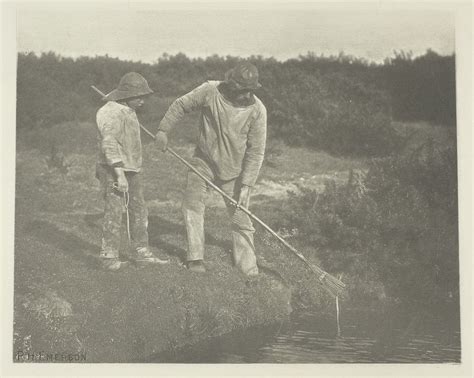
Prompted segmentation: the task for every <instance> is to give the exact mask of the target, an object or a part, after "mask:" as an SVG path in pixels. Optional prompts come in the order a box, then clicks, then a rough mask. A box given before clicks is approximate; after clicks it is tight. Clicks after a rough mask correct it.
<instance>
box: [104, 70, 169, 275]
mask: <svg viewBox="0 0 474 378" xmlns="http://www.w3.org/2000/svg"><path fill="white" fill-rule="evenodd" d="M152 93H153V91H152V90H151V89H150V87H149V86H148V83H147V81H146V80H145V78H144V77H143V76H141V75H140V74H138V73H136V72H129V73H127V74H125V75H124V76H123V77H122V79H121V80H120V83H119V85H118V87H117V89H115V90H113V91H112V92H110V93H109V94H108V95H106V96H105V97H104V98H103V100H104V101H107V103H106V104H105V105H104V106H103V107H102V108H100V109H99V111H98V112H97V118H96V119H97V126H98V130H99V134H98V142H99V154H98V164H97V178H98V179H99V180H100V182H101V186H102V189H103V191H104V199H105V211H104V220H103V225H102V248H101V251H100V259H101V260H102V266H103V268H104V269H106V270H110V271H117V270H119V269H121V268H122V267H123V266H125V265H126V264H127V263H126V262H123V261H120V260H119V248H120V229H121V224H122V212H123V209H124V206H126V207H128V212H129V216H130V228H129V232H130V235H129V237H130V240H131V243H132V247H133V249H134V254H133V256H132V257H133V259H135V260H136V262H137V263H139V264H141V263H144V264H147V263H158V264H164V263H167V262H168V261H166V260H161V259H159V258H157V257H155V256H154V255H153V253H152V252H151V251H150V248H149V245H148V231H147V227H148V211H147V208H146V204H145V200H144V197H143V188H142V181H141V180H142V179H141V173H140V172H141V168H142V145H141V140H140V123H139V121H138V118H137V115H136V113H135V111H136V110H137V109H138V108H140V107H141V106H142V105H143V104H144V102H145V97H146V96H149V95H150V94H152Z"/></svg>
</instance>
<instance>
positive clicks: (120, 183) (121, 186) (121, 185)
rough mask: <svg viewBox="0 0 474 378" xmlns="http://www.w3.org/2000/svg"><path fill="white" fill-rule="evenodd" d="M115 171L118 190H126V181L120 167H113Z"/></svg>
mask: <svg viewBox="0 0 474 378" xmlns="http://www.w3.org/2000/svg"><path fill="white" fill-rule="evenodd" d="M114 170H115V173H116V174H117V190H118V191H120V192H128V181H127V178H126V177H125V173H123V169H122V168H115V169H114Z"/></svg>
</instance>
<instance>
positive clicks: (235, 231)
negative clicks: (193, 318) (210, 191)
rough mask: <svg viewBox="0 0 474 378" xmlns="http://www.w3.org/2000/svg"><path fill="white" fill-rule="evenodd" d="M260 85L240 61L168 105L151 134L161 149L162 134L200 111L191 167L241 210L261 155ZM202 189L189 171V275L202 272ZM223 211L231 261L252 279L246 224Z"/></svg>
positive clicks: (186, 203) (264, 117)
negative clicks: (217, 78) (223, 77)
mask: <svg viewBox="0 0 474 378" xmlns="http://www.w3.org/2000/svg"><path fill="white" fill-rule="evenodd" d="M260 86H261V85H260V84H259V82H258V71H257V68H256V67H255V66H254V65H252V64H250V63H241V64H239V65H237V66H236V67H235V68H233V69H232V70H230V71H228V72H227V74H226V80H225V81H222V82H219V81H208V82H206V83H204V84H202V85H201V86H199V87H197V88H196V89H194V90H193V91H191V92H189V93H187V94H186V95H184V96H182V97H180V98H178V99H177V100H176V101H174V102H173V104H172V105H171V106H170V108H169V109H168V111H167V112H166V114H165V116H164V117H163V119H162V120H161V122H160V126H159V129H158V132H157V135H156V141H157V144H158V146H159V147H160V148H161V149H162V150H163V151H165V150H166V147H167V144H168V138H167V135H166V133H167V132H168V131H169V130H170V129H171V128H172V127H173V126H174V125H176V124H177V123H179V121H180V120H181V119H182V117H183V115H184V114H185V113H189V112H191V111H194V110H200V111H201V122H200V135H199V140H198V144H197V147H196V150H195V154H194V157H193V159H192V164H193V166H195V167H196V169H197V170H198V171H199V172H200V173H202V174H203V175H204V176H205V177H206V178H207V179H209V180H210V181H212V182H213V183H215V184H216V185H217V186H219V187H220V188H221V189H222V190H223V191H224V192H225V193H226V194H228V195H229V196H231V197H233V198H234V199H235V200H236V201H237V202H238V204H239V205H242V206H244V207H248V206H249V200H250V189H251V187H252V186H253V185H255V182H256V180H257V176H258V174H259V171H260V168H261V165H262V162H263V155H264V151H265V141H266V130H267V112H266V108H265V106H264V105H263V104H262V102H261V101H260V100H259V99H258V98H257V97H256V96H255V95H254V94H253V91H254V90H256V89H257V88H259V87H260ZM206 190H207V185H206V182H205V181H204V180H203V179H202V178H200V177H199V176H198V175H196V174H195V173H194V172H192V171H189V172H188V176H187V183H186V189H185V194H184V198H183V204H182V210H183V215H184V221H185V224H186V230H187V237H188V253H187V264H188V268H189V269H190V270H192V271H195V272H205V267H204V264H203V259H204V210H205V203H204V199H205V195H206ZM227 208H228V212H229V215H230V217H231V219H232V240H233V256H234V262H235V264H236V266H237V267H238V268H239V269H240V270H241V271H242V272H243V273H245V274H247V275H249V276H253V275H257V274H258V268H257V262H256V257H255V250H254V240H253V234H254V232H255V229H254V228H253V225H252V222H251V220H250V218H249V217H248V215H246V214H245V213H244V212H243V211H241V210H238V209H236V208H235V207H234V206H232V205H231V204H229V203H227Z"/></svg>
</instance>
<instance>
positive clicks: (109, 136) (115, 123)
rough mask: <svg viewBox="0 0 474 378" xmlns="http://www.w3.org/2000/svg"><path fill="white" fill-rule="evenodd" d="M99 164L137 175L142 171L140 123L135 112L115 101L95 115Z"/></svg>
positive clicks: (108, 103)
mask: <svg viewBox="0 0 474 378" xmlns="http://www.w3.org/2000/svg"><path fill="white" fill-rule="evenodd" d="M96 120H97V127H98V130H99V133H98V144H99V154H98V162H99V164H104V165H109V166H113V167H122V168H123V169H124V170H125V171H133V172H139V171H140V169H141V167H142V143H141V139H140V123H139V122H138V118H137V115H136V113H135V111H134V110H133V109H131V108H129V107H128V106H125V105H122V104H119V103H118V102H115V101H109V102H107V103H106V104H105V105H104V106H103V107H102V108H100V109H99V111H98V112H97V117H96Z"/></svg>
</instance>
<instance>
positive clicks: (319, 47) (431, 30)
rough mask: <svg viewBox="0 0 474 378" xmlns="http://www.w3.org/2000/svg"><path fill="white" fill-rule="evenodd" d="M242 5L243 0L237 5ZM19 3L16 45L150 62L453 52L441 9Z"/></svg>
mask: <svg viewBox="0 0 474 378" xmlns="http://www.w3.org/2000/svg"><path fill="white" fill-rule="evenodd" d="M241 4H245V3H241ZM290 4H291V3H288V4H286V6H285V7H279V6H274V5H272V3H263V5H262V4H260V6H254V7H252V6H250V5H249V4H247V5H248V6H247V7H245V6H243V5H241V6H240V7H239V6H237V5H236V6H234V7H232V6H227V7H226V6H223V7H219V6H216V5H214V6H212V5H210V6H209V5H207V6H206V5H193V6H192V5H188V6H181V7H166V6H160V5H158V6H157V5H155V6H153V7H152V6H143V5H136V4H135V5H134V3H132V5H130V4H128V5H127V6H125V5H121V6H117V5H113V4H112V3H98V2H95V3H85V4H83V5H81V6H80V5H77V6H54V7H51V6H49V7H47V6H42V7H39V6H36V7H32V6H31V7H30V6H27V5H24V6H22V7H20V8H18V10H17V50H18V51H34V52H37V53H39V52H45V51H54V52H57V53H59V54H61V55H64V56H72V57H77V56H81V55H88V56H95V55H105V54H108V55H109V56H112V57H119V58H121V59H129V60H134V61H138V60H141V61H143V62H147V63H152V62H155V61H156V60H157V59H158V58H159V57H160V56H161V55H162V54H163V53H168V54H176V53H178V52H183V53H185V54H186V55H188V56H191V57H197V56H201V57H205V56H209V55H213V54H218V55H234V56H242V57H246V56H250V55H262V56H265V57H270V56H272V57H275V58H276V59H279V60H285V59H288V58H293V57H297V56H298V55H300V54H306V53H307V52H309V51H311V52H314V53H316V54H317V55H320V54H323V55H335V54H338V53H339V52H340V51H344V53H346V54H350V55H354V56H356V57H361V58H366V59H368V60H369V61H375V62H381V61H383V59H384V58H386V57H389V56H393V51H394V50H397V51H398V50H404V51H410V50H411V51H412V52H413V54H414V55H415V56H417V55H420V54H423V53H424V52H426V50H427V49H428V48H431V49H433V50H434V51H436V52H438V53H440V54H443V55H445V54H451V53H453V52H454V17H453V15H452V14H451V13H449V12H448V11H446V10H427V9H414V10H408V11H407V10H388V9H385V8H384V9H381V8H377V7H376V6H375V5H374V6H372V7H368V8H367V7H365V8H363V9H362V8H360V7H357V8H356V7H354V6H352V7H338V8H337V9H331V8H327V7H326V8H320V7H319V8H318V7H311V6H305V5H301V6H294V7H293V6H291V5H290Z"/></svg>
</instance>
